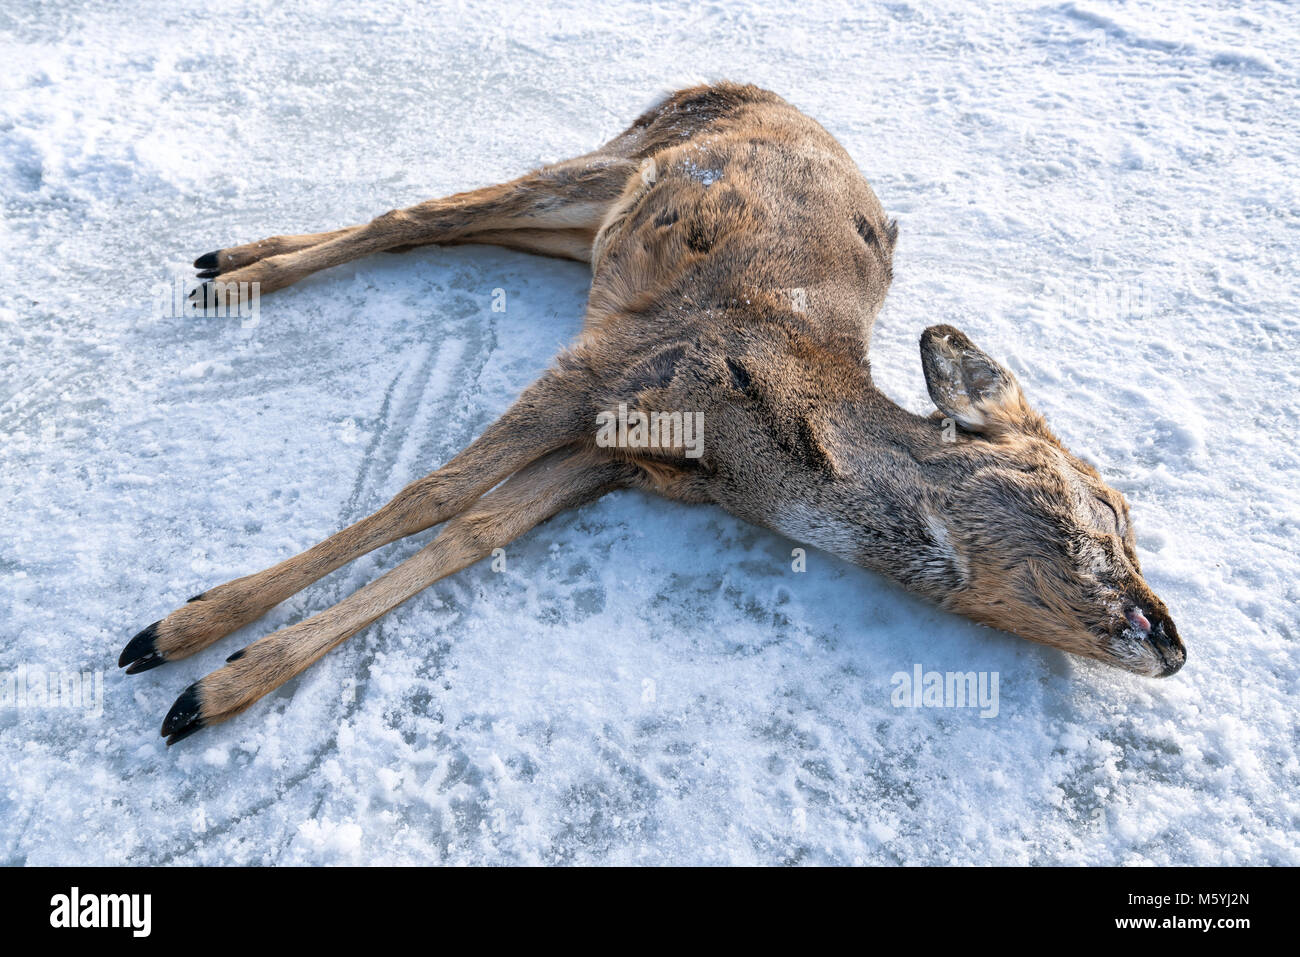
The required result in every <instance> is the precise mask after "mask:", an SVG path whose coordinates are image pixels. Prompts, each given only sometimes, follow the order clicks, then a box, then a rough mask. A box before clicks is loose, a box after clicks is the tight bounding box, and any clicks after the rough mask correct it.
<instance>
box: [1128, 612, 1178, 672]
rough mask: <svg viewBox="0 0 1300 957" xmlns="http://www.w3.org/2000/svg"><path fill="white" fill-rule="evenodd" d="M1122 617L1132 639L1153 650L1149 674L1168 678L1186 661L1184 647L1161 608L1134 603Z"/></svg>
mask: <svg viewBox="0 0 1300 957" xmlns="http://www.w3.org/2000/svg"><path fill="white" fill-rule="evenodd" d="M1124 617H1125V618H1126V619H1127V620H1128V625H1129V630H1130V632H1131V633H1132V634H1133V636H1134V638H1135V639H1136V640H1138V641H1140V642H1142V643H1143V644H1144V645H1145V646H1146V647H1147V648H1149V649H1150V651H1151V653H1152V654H1151V657H1152V658H1153V661H1152V665H1153V666H1154V668H1153V670H1152V672H1151V676H1152V677H1154V678H1168V677H1169V676H1170V675H1172V674H1174V673H1175V672H1177V671H1178V669H1179V668H1181V667H1182V666H1183V664H1184V663H1185V662H1186V661H1187V647H1186V646H1185V645H1184V644H1183V640H1182V639H1181V638H1179V637H1178V629H1177V628H1176V627H1174V620H1173V619H1172V618H1170V617H1169V614H1168V613H1167V612H1166V611H1165V610H1164V608H1163V607H1160V608H1143V607H1142V606H1141V605H1138V604H1136V603H1134V604H1131V605H1129V607H1128V608H1126V609H1125V611H1124Z"/></svg>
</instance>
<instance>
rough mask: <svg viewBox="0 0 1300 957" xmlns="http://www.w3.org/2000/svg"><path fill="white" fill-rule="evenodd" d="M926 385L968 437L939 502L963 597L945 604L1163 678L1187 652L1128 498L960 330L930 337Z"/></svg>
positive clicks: (957, 449)
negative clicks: (1151, 582)
mask: <svg viewBox="0 0 1300 957" xmlns="http://www.w3.org/2000/svg"><path fill="white" fill-rule="evenodd" d="M921 360H922V364H923V366H924V369H925V380H926V385H927V387H928V389H929V392H930V397H931V398H932V399H933V400H934V404H935V405H936V406H938V408H939V411H940V413H942V415H943V416H946V417H948V418H949V419H951V420H952V422H953V423H955V424H956V425H957V426H959V427H960V433H959V436H958V440H957V441H956V442H953V443H951V453H950V454H951V455H953V456H958V457H960V460H961V467H960V468H959V469H955V470H954V469H949V470H948V474H949V476H950V478H949V480H948V481H947V482H946V483H945V487H944V490H943V495H942V503H941V505H940V506H939V508H938V510H937V514H936V515H935V518H936V519H937V520H938V521H939V522H940V523H941V525H942V527H941V530H940V536H939V537H941V538H943V539H944V543H943V544H944V547H946V548H949V549H951V550H952V552H953V553H954V554H955V556H956V557H957V558H958V559H959V561H958V566H959V567H960V568H961V570H962V578H963V581H962V584H961V587H959V588H957V589H953V590H952V591H951V592H950V593H948V594H947V595H945V596H943V597H942V598H941V601H942V603H943V604H944V605H945V606H946V607H948V608H950V609H951V610H953V611H956V612H959V613H960V614H963V615H966V616H967V617H969V618H973V619H975V620H977V621H980V622H983V623H985V624H988V625H992V626H994V627H997V628H1001V629H1004V630H1006V631H1010V632H1013V633H1014V634H1017V635H1021V636H1023V637H1025V638H1029V639H1032V640H1034V641H1038V642H1042V643H1043V644H1047V645H1052V646H1055V647H1057V648H1061V649H1063V650H1065V651H1070V652H1073V653H1075V654H1079V655H1085V656H1087V657H1090V658H1096V659H1098V660H1100V661H1104V662H1106V663H1108V664H1112V665H1116V666H1118V667H1120V668H1123V669H1125V670H1127V671H1131V672H1133V673H1135V674H1140V675H1145V676H1149V677H1162V678H1163V677H1167V676H1168V675H1172V674H1173V673H1174V672H1176V671H1177V670H1178V669H1179V668H1181V667H1182V665H1183V662H1184V661H1185V660H1186V657H1187V652H1186V649H1185V648H1184V646H1183V642H1182V640H1181V639H1180V638H1179V636H1178V631H1177V629H1176V628H1175V627H1174V623H1173V620H1172V619H1171V618H1170V617H1169V612H1168V609H1167V608H1166V607H1165V604H1164V602H1162V601H1161V600H1160V599H1159V598H1157V597H1156V595H1155V594H1154V593H1153V592H1152V590H1151V588H1150V587H1149V586H1148V585H1147V583H1146V582H1145V581H1144V580H1143V578H1142V569H1141V566H1140V564H1139V562H1138V557H1137V551H1136V548H1135V543H1134V537H1133V525H1132V522H1131V521H1130V519H1129V509H1128V504H1127V503H1126V502H1125V501H1124V496H1122V495H1121V494H1120V493H1119V492H1117V491H1115V490H1114V489H1112V488H1111V487H1110V486H1108V485H1107V484H1106V483H1105V482H1104V481H1102V478H1101V476H1100V475H1099V474H1098V473H1097V471H1096V469H1094V468H1092V467H1091V466H1090V465H1088V464H1087V463H1085V462H1083V461H1081V460H1080V459H1078V458H1076V457H1075V456H1073V455H1071V454H1070V452H1069V451H1068V450H1067V449H1066V448H1065V447H1064V446H1063V445H1062V444H1061V442H1060V441H1059V440H1058V439H1057V438H1056V436H1054V435H1053V434H1052V433H1051V431H1050V430H1049V429H1048V428H1047V424H1046V423H1045V422H1044V421H1043V418H1042V416H1040V415H1039V414H1038V413H1037V412H1035V411H1034V410H1033V409H1032V408H1031V407H1030V405H1029V403H1028V402H1027V401H1026V399H1025V396H1024V394H1023V393H1022V392H1021V390H1020V386H1019V385H1018V384H1017V382H1016V380H1015V377H1014V376H1013V375H1012V374H1011V372H1010V371H1008V370H1007V369H1006V368H1004V367H1003V366H1001V365H999V364H998V363H997V362H995V361H994V360H993V359H992V358H990V357H989V356H988V355H987V354H985V353H984V352H982V351H981V350H980V349H978V348H976V346H975V345H974V343H972V342H971V341H970V339H968V338H967V337H966V336H965V335H963V334H962V333H961V332H960V331H958V330H957V329H954V328H953V327H952V326H932V327H930V328H929V329H926V330H925V332H924V334H923V335H922V336H921Z"/></svg>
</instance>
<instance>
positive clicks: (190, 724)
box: [162, 684, 204, 747]
mask: <svg viewBox="0 0 1300 957" xmlns="http://www.w3.org/2000/svg"><path fill="white" fill-rule="evenodd" d="M198 687H199V686H198V685H197V684H192V685H190V686H189V687H188V688H186V689H185V691H184V692H182V694H181V696H180V697H179V698H177V699H176V703H175V704H174V705H172V709H171V710H170V711H168V712H167V717H165V718H163V723H162V736H163V737H164V738H166V739H167V746H168V747H171V746H172V745H173V744H175V743H176V742H177V741H180V740H182V739H184V738H188V737H189V736H190V735H191V734H193V733H194V732H195V731H198V730H200V729H201V728H202V727H203V724H204V722H203V717H202V711H203V706H202V705H201V704H200V703H199V693H198V690H197V689H198Z"/></svg>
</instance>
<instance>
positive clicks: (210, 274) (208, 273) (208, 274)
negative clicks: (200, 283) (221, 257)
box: [199, 269, 221, 279]
mask: <svg viewBox="0 0 1300 957" xmlns="http://www.w3.org/2000/svg"><path fill="white" fill-rule="evenodd" d="M219 275H221V270H220V269H203V270H200V271H199V278H200V279H215V278H216V277H217V276H219Z"/></svg>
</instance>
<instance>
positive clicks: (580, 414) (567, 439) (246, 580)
mask: <svg viewBox="0 0 1300 957" xmlns="http://www.w3.org/2000/svg"><path fill="white" fill-rule="evenodd" d="M569 365H570V368H569V369H568V370H566V369H564V368H560V369H558V370H556V371H552V372H549V373H547V374H546V375H545V376H543V377H542V378H541V379H539V380H538V381H537V382H535V383H533V384H532V385H531V386H529V387H528V388H527V389H525V390H524V392H523V394H522V395H521V396H520V397H519V398H518V399H517V400H516V401H515V403H514V405H512V406H511V407H510V409H508V410H507V411H506V413H505V414H504V415H502V416H501V418H499V419H497V421H496V422H494V423H492V425H490V426H488V427H487V429H485V430H484V431H483V434H482V435H480V436H479V437H478V438H477V439H476V440H475V441H474V442H472V443H471V444H470V445H469V446H468V447H467V448H466V449H465V450H464V451H462V452H461V453H460V454H459V455H457V456H455V457H454V458H453V459H451V460H450V461H449V462H448V463H447V464H446V465H444V466H443V467H442V468H440V469H438V470H437V471H436V472H432V473H430V474H429V475H426V476H425V477H424V478H421V479H418V480H416V481H415V482H412V483H411V484H410V485H407V486H406V487H405V488H404V489H402V491H400V492H399V493H398V494H397V495H396V496H395V497H394V498H393V499H392V501H390V502H389V503H388V504H386V505H385V506H384V507H383V508H381V509H379V511H377V512H375V513H374V514H373V515H369V516H367V517H366V518H363V519H361V520H360V521H358V522H356V523H355V524H353V525H350V526H348V527H347V528H345V529H343V530H342V531H341V532H338V533H336V534H334V535H331V536H330V537H329V538H327V539H325V540H324V541H323V542H320V543H319V544H317V545H314V546H313V547H311V548H309V549H307V550H306V551H305V552H302V553H301V554H299V555H295V556H294V557H292V558H288V559H286V560H284V561H282V562H280V563H279V564H278V565H275V566H273V567H271V568H268V569H266V570H264V571H261V572H258V573H256V574H254V575H247V576H245V577H243V578H237V579H235V580H234V581H230V582H227V583H226V584H224V585H218V586H217V587H216V588H212V589H209V590H208V591H205V592H203V593H202V594H200V595H196V596H195V597H193V598H191V599H190V600H189V601H188V602H187V603H186V604H184V605H182V606H181V607H180V608H178V609H176V610H175V611H173V612H172V613H171V614H169V615H168V616H167V617H166V618H163V619H161V620H159V621H156V622H154V623H153V624H152V625H149V626H148V627H147V628H145V629H144V630H143V631H141V632H140V633H139V634H137V635H136V636H135V637H134V638H132V639H131V641H130V642H129V643H128V644H127V646H126V647H125V648H124V649H123V650H122V654H121V656H120V657H119V659H118V666H119V667H124V668H126V669H127V673H128V674H137V673H139V672H141V671H148V670H149V669H151V668H156V667H158V666H159V665H162V664H164V663H166V662H168V661H175V660H177V659H179V658H185V657H187V656H189V655H192V654H194V653H195V652H196V651H200V650H202V649H203V648H206V647H207V646H208V645H210V644H212V643H213V642H214V641H217V640H218V639H220V638H223V637H225V636H226V635H228V634H230V633H231V632H232V631H234V630H235V629H237V628H240V627H242V626H244V625H246V624H248V623H249V622H251V621H254V620H256V619H258V618H260V617H262V615H264V614H265V613H266V612H267V611H269V610H270V609H271V608H273V607H274V606H275V605H277V604H279V603H280V602H282V601H284V600H285V599H286V598H288V597H289V596H290V595H293V594H295V593H296V592H298V591H301V590H302V589H303V588H305V587H307V586H308V585H310V584H311V583H312V582H314V581H316V580H317V579H319V578H322V577H324V576H325V575H327V574H329V573H330V572H332V571H334V570H335V569H336V568H340V567H342V566H343V565H345V564H347V563H348V562H350V561H352V560H353V559H356V558H359V557H360V556H362V555H364V554H366V553H368V552H370V551H373V550H374V549H376V548H379V547H380V546H382V545H387V544H389V543H390V542H395V541H397V540H398V539H399V538H404V537H405V536H407V535H411V534H414V533H415V532H419V531H423V530H424V529H426V528H430V527H432V526H434V525H438V524H441V523H442V522H445V521H447V520H448V519H449V518H451V517H453V516H454V515H456V514H458V513H459V512H461V511H463V510H464V509H465V508H467V507H468V506H470V505H471V504H473V502H474V501H476V500H477V499H478V498H479V497H480V496H481V495H482V494H483V493H484V492H486V491H487V490H488V489H490V488H492V487H493V486H494V485H496V484H497V483H498V482H500V481H501V480H502V479H505V478H507V477H508V476H510V475H511V474H513V473H514V472H516V471H518V470H519V469H521V468H523V467H524V466H526V465H527V464H528V463H529V462H532V461H533V460H534V459H537V458H539V457H541V456H543V455H545V454H547V453H548V452H551V451H552V450H554V449H557V448H560V447H562V446H564V445H566V444H568V443H571V442H575V441H579V440H581V439H582V438H584V437H585V436H587V435H589V434H590V431H591V428H592V426H591V424H590V423H591V421H592V420H591V419H590V418H589V417H588V416H587V415H586V414H585V406H584V404H583V403H584V401H585V395H586V389H585V386H584V381H583V380H582V378H581V376H582V374H581V373H580V372H576V371H573V367H576V366H577V365H578V364H577V363H570V364H569Z"/></svg>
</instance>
